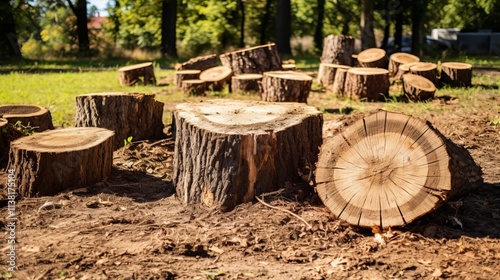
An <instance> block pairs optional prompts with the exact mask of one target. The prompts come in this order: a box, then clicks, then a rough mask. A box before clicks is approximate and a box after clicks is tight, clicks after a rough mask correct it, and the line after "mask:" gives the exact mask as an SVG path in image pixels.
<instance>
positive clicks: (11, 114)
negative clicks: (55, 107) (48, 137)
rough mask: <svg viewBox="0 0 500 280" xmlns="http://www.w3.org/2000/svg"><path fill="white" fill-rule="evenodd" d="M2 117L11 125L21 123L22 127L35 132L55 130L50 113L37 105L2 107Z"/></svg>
mask: <svg viewBox="0 0 500 280" xmlns="http://www.w3.org/2000/svg"><path fill="white" fill-rule="evenodd" d="M0 117H1V118H4V119H6V120H7V121H8V122H9V123H10V124H13V125H14V124H16V123H17V122H20V123H21V125H23V126H25V127H26V128H28V129H32V130H33V131H35V132H42V131H45V130H47V129H54V125H53V124H52V115H51V114H50V111H49V110H47V109H46V108H44V107H42V106H37V105H20V104H15V105H0Z"/></svg>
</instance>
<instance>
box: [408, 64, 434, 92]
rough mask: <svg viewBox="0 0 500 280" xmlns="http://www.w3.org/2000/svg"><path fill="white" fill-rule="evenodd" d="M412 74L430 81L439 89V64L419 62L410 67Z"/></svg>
mask: <svg viewBox="0 0 500 280" xmlns="http://www.w3.org/2000/svg"><path fill="white" fill-rule="evenodd" d="M410 73H411V74H415V75H419V76H422V77H424V78H427V79H429V81H431V82H432V83H433V84H434V85H435V86H436V87H439V86H440V85H441V83H440V82H439V77H438V76H439V74H438V71H437V64H436V63H432V62H418V63H415V64H414V65H412V66H410Z"/></svg>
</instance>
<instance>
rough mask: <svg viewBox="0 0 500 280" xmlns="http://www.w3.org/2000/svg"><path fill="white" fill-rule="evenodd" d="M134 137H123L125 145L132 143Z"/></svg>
mask: <svg viewBox="0 0 500 280" xmlns="http://www.w3.org/2000/svg"><path fill="white" fill-rule="evenodd" d="M132 139H133V137H132V136H129V137H127V138H126V139H123V146H127V145H130V143H132Z"/></svg>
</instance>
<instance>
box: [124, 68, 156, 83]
mask: <svg viewBox="0 0 500 280" xmlns="http://www.w3.org/2000/svg"><path fill="white" fill-rule="evenodd" d="M118 77H119V79H120V84H121V85H122V86H132V85H135V84H137V83H139V84H144V85H147V84H152V85H155V84H156V77H155V71H154V68H153V63H152V62H146V63H141V64H135V65H130V66H125V67H120V68H118Z"/></svg>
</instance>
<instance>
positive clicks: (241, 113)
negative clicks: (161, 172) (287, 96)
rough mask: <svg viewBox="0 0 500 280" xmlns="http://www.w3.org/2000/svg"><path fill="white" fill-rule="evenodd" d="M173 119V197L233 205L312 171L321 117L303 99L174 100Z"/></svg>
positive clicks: (320, 140) (318, 143)
mask: <svg viewBox="0 0 500 280" xmlns="http://www.w3.org/2000/svg"><path fill="white" fill-rule="evenodd" d="M172 124H173V128H174V129H173V131H174V138H175V154H174V163H173V165H174V168H173V183H174V185H175V187H176V193H177V197H178V198H179V199H180V200H181V201H182V202H183V203H186V204H204V205H206V206H209V207H217V208H221V209H223V210H231V209H233V208H234V207H235V206H236V205H238V204H241V203H245V202H250V201H253V200H254V197H255V196H257V195H259V194H262V193H266V192H271V191H275V190H277V189H279V188H282V187H283V186H284V185H285V184H286V182H298V181H300V180H301V178H302V177H301V176H302V175H304V174H311V173H310V172H309V168H314V164H315V162H316V161H317V156H318V153H319V147H320V146H321V142H322V125H323V118H322V114H321V112H319V111H318V110H316V109H315V108H314V107H311V106H307V105H305V104H302V103H284V102H280V103H270V102H258V101H235V100H223V99H216V100H206V101H203V102H199V103H183V104H179V105H177V106H176V108H175V110H174V114H173V122H172Z"/></svg>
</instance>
